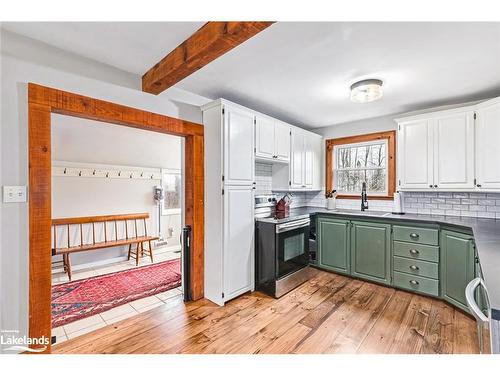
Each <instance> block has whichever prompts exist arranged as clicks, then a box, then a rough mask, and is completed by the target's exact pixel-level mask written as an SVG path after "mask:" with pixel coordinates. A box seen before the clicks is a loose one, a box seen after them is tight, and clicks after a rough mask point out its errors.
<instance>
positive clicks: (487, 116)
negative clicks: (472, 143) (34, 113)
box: [476, 98, 500, 190]
mask: <svg viewBox="0 0 500 375" xmlns="http://www.w3.org/2000/svg"><path fill="white" fill-rule="evenodd" d="M476 113H477V117H476V184H477V188H480V189H485V190H486V189H497V190H498V189H500V151H499V150H500V98H496V99H493V100H489V101H487V102H484V103H481V104H479V105H478V106H477V111H476Z"/></svg>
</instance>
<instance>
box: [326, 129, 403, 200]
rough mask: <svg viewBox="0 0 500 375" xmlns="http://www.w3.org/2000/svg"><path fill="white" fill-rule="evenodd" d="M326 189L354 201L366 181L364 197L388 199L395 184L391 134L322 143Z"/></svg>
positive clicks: (393, 139) (393, 140)
mask: <svg viewBox="0 0 500 375" xmlns="http://www.w3.org/2000/svg"><path fill="white" fill-rule="evenodd" d="M326 143H327V147H326V168H327V171H326V172H327V178H326V183H327V185H326V190H327V191H330V190H337V193H338V198H357V197H359V195H360V194H361V186H362V184H363V182H366V189H367V193H368V196H370V197H373V198H375V199H392V198H393V194H394V191H395V188H396V183H395V178H396V177H395V170H396V168H395V157H394V156H395V132H394V131H390V132H382V133H374V134H365V135H361V136H354V137H346V138H337V139H329V140H327V141H326Z"/></svg>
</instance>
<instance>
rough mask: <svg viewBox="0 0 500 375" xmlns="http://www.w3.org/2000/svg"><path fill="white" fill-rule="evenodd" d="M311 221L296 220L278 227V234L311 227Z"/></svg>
mask: <svg viewBox="0 0 500 375" xmlns="http://www.w3.org/2000/svg"><path fill="white" fill-rule="evenodd" d="M310 223H311V220H310V219H302V220H295V221H293V222H290V223H285V224H279V225H276V233H283V232H288V231H290V230H293V229H298V228H303V227H307V226H309V224H310Z"/></svg>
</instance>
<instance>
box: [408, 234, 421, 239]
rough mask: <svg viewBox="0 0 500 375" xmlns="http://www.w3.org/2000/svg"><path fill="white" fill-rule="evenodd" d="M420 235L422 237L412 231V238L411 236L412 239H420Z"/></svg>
mask: <svg viewBox="0 0 500 375" xmlns="http://www.w3.org/2000/svg"><path fill="white" fill-rule="evenodd" d="M418 237H420V236H419V235H418V233H410V238H411V239H412V240H416V239H418Z"/></svg>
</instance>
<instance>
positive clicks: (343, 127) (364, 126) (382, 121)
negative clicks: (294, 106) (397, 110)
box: [310, 116, 396, 139]
mask: <svg viewBox="0 0 500 375" xmlns="http://www.w3.org/2000/svg"><path fill="white" fill-rule="evenodd" d="M393 119H394V116H383V117H374V118H371V119H365V120H359V121H353V122H346V123H343V124H338V125H332V126H327V127H324V128H316V129H310V130H311V131H313V132H315V133H318V134H321V135H322V136H323V137H325V139H331V138H342V137H350V136H353V135H360V134H369V133H377V132H382V131H388V130H396V123H395V122H394V120H393Z"/></svg>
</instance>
